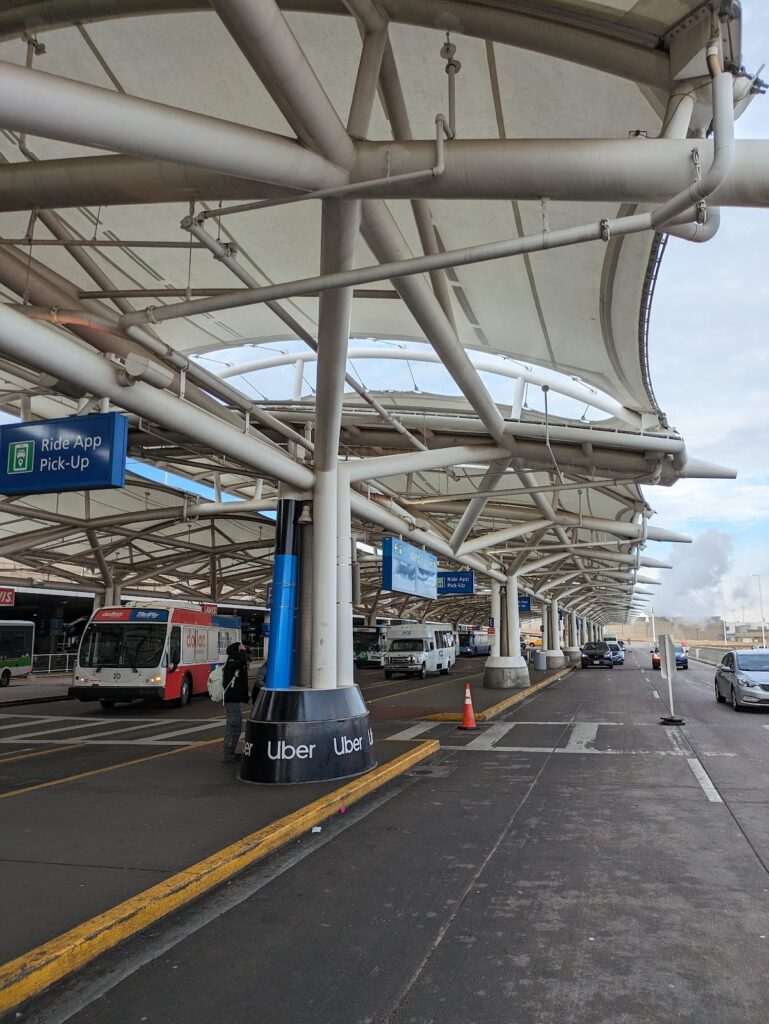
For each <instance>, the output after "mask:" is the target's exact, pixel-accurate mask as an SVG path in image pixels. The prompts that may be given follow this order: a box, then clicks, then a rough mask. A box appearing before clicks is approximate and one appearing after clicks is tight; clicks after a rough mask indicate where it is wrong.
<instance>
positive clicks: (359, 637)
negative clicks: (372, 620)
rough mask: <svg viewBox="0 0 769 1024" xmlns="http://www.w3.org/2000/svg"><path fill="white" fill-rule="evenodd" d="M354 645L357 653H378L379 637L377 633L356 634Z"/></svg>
mask: <svg viewBox="0 0 769 1024" xmlns="http://www.w3.org/2000/svg"><path fill="white" fill-rule="evenodd" d="M353 645H354V647H355V650H356V651H378V650H379V646H380V644H379V636H378V635H377V634H376V633H355V634H354V639H353Z"/></svg>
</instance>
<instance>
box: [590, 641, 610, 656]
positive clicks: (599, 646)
mask: <svg viewBox="0 0 769 1024" xmlns="http://www.w3.org/2000/svg"><path fill="white" fill-rule="evenodd" d="M585 650H586V651H593V652H594V653H595V652H597V651H608V650H609V648H608V647H607V645H606V644H605V643H601V642H600V641H597V640H594V641H592V642H591V643H589V644H585Z"/></svg>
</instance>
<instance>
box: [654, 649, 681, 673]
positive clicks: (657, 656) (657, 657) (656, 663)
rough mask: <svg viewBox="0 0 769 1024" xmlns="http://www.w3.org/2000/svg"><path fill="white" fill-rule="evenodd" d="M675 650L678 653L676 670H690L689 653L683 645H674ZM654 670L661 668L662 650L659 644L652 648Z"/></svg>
mask: <svg viewBox="0 0 769 1024" xmlns="http://www.w3.org/2000/svg"><path fill="white" fill-rule="evenodd" d="M673 649H674V650H675V652H676V668H683V669H688V668H689V652H688V650H687V649H686V648H685V647H684V645H683V644H673ZM651 654H652V668H653V669H658V668H659V667H660V648H659V644H657V645H656V646H655V647H653V648H652V652H651Z"/></svg>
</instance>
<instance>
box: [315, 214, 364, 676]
mask: <svg viewBox="0 0 769 1024" xmlns="http://www.w3.org/2000/svg"><path fill="white" fill-rule="evenodd" d="M359 226H360V203H359V202H357V201H354V200H353V201H344V200H340V199H328V200H325V201H324V204H323V221H322V241H321V267H322V268H323V269H324V270H330V269H335V270H338V269H346V268H347V267H351V266H352V264H353V260H354V256H355V242H356V239H357V236H358V230H359ZM351 308H352V289H350V288H345V289H339V290H337V291H333V292H328V293H326V294H324V295H323V296H322V297H321V301H320V314H319V320H318V351H319V358H318V376H317V385H316V387H317V403H316V417H317V423H316V430H315V489H314V492H313V493H314V502H313V538H312V539H313V589H312V625H313V637H312V686H313V688H314V689H333V688H334V687H336V686H337V685H338V684H339V682H340V678H339V672H340V671H341V672H342V673H343V674H344V675H346V676H348V675H349V672H350V669H351V666H352V663H353V650H352V631H350V634H349V638H348V646H349V650H348V651H347V653H344V652H339V654H340V657H341V658H342V659H343V661H342V664H341V665H338V664H337V559H336V550H337V543H336V538H337V533H338V529H339V522H338V502H337V495H338V479H337V478H338V470H337V465H338V458H339V456H338V453H339V431H340V429H341V423H342V399H343V395H344V377H345V371H346V366H347V343H348V340H349V333H350V312H351ZM348 493H349V488H348ZM349 550H350V540H349V526H348V527H347V541H346V552H347V555H346V557H347V559H348V561H349ZM348 568H349V567H348ZM345 664H346V665H347V666H348V667H347V668H346V669H345V667H344V666H345Z"/></svg>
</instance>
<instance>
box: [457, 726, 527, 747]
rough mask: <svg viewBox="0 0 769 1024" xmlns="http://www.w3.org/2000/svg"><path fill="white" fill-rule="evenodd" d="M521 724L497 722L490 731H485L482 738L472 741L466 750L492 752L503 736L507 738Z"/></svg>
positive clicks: (489, 728)
mask: <svg viewBox="0 0 769 1024" xmlns="http://www.w3.org/2000/svg"><path fill="white" fill-rule="evenodd" d="M519 724H520V723H519V722H495V723H494V724H493V725H490V726H489V727H488V729H484V731H483V732H482V733H481V735H480V736H476V738H475V739H474V740H471V741H470V742H469V743H468V744H467V746H466V747H465V750H491V749H493V747H494V745H495V744H496V743H498V742H499V740H501V739H502V737H503V736H506V735H507V733H509V732H510V730H511V729H512V728H514V727H515V726H516V725H519Z"/></svg>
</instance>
